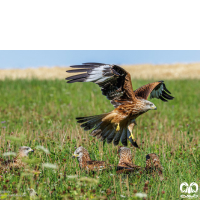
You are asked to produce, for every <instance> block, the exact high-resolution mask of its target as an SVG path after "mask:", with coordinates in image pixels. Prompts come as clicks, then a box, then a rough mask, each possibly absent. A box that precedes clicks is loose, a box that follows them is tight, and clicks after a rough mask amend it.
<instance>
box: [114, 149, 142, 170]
mask: <svg viewBox="0 0 200 200" xmlns="http://www.w3.org/2000/svg"><path fill="white" fill-rule="evenodd" d="M118 153H119V156H120V159H119V163H118V165H117V171H118V170H122V169H131V170H133V171H137V170H139V169H141V167H140V166H137V165H135V164H133V157H132V154H131V150H130V149H129V148H126V147H120V148H119V150H118Z"/></svg>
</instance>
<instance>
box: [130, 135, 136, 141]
mask: <svg viewBox="0 0 200 200" xmlns="http://www.w3.org/2000/svg"><path fill="white" fill-rule="evenodd" d="M129 138H132V139H133V141H134V142H135V138H134V136H133V133H131V135H130V136H129Z"/></svg>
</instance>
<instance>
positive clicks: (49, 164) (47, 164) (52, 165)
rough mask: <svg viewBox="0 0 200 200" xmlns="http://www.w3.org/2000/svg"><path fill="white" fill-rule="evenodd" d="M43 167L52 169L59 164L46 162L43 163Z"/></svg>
mask: <svg viewBox="0 0 200 200" xmlns="http://www.w3.org/2000/svg"><path fill="white" fill-rule="evenodd" d="M42 166H43V167H46V168H51V169H57V168H58V167H57V165H55V164H52V163H44V164H42Z"/></svg>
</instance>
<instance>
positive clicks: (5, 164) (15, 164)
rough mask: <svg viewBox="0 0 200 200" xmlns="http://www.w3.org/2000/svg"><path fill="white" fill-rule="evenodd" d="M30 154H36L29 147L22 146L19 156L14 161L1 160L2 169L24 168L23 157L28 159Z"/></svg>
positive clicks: (0, 167) (0, 166)
mask: <svg viewBox="0 0 200 200" xmlns="http://www.w3.org/2000/svg"><path fill="white" fill-rule="evenodd" d="M29 152H34V150H33V149H31V148H30V147H27V146H22V147H20V148H19V152H18V154H17V156H16V157H15V158H14V159H12V160H5V159H2V158H0V169H1V170H5V169H16V168H20V167H24V166H25V163H24V162H23V161H22V158H23V157H27V156H28V154H29Z"/></svg>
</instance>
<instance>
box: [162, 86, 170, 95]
mask: <svg viewBox="0 0 200 200" xmlns="http://www.w3.org/2000/svg"><path fill="white" fill-rule="evenodd" d="M163 89H164V90H165V91H166V92H168V93H169V94H171V92H170V91H169V90H168V89H167V88H166V85H165V84H163Z"/></svg>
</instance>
